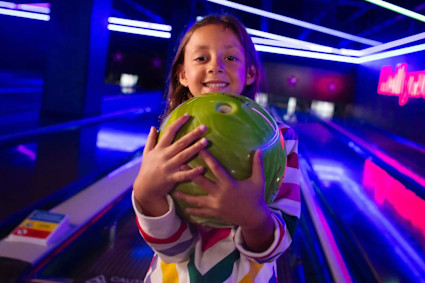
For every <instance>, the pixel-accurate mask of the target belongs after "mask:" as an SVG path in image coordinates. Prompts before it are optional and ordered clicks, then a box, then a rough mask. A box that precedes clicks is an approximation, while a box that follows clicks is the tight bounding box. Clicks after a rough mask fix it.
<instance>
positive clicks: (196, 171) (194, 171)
mask: <svg viewBox="0 0 425 283" xmlns="http://www.w3.org/2000/svg"><path fill="white" fill-rule="evenodd" d="M188 167H189V166H188ZM189 168H190V167H189ZM204 170H205V169H204V167H202V166H198V167H195V168H190V169H188V170H185V171H177V172H176V173H174V174H173V176H172V180H173V181H174V182H176V183H180V182H186V181H191V180H193V179H195V178H196V177H198V176H200V175H201V174H202V173H203V172H204Z"/></svg>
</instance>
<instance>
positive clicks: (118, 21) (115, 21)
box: [108, 17, 172, 31]
mask: <svg viewBox="0 0 425 283" xmlns="http://www.w3.org/2000/svg"><path fill="white" fill-rule="evenodd" d="M108 22H109V23H111V24H117V25H124V26H131V27H138V28H147V29H155V30H162V31H171V29H172V27H171V26H170V25H163V24H156V23H149V22H142V21H135V20H128V19H122V18H115V17H109V18H108Z"/></svg>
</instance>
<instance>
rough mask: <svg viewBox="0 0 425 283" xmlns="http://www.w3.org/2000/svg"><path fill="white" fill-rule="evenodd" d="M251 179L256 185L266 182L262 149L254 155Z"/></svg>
mask: <svg viewBox="0 0 425 283" xmlns="http://www.w3.org/2000/svg"><path fill="white" fill-rule="evenodd" d="M251 179H252V180H254V181H256V183H263V182H264V168H263V151H262V150H261V149H259V150H257V151H256V152H255V153H254V158H253V161H252V174H251Z"/></svg>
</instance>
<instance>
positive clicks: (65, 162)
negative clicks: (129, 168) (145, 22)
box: [0, 95, 160, 236]
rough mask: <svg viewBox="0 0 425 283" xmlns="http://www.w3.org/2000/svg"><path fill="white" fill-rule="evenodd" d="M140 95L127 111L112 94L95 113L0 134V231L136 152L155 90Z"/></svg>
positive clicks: (153, 114)
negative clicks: (105, 106) (107, 101)
mask: <svg viewBox="0 0 425 283" xmlns="http://www.w3.org/2000/svg"><path fill="white" fill-rule="evenodd" d="M143 98H144V99H145V101H144V102H143V101H142V102H141V103H139V104H136V105H133V107H134V108H132V109H130V110H127V111H117V110H118V108H119V107H118V106H119V104H120V103H121V104H122V103H123V101H122V100H119V99H115V100H114V101H112V102H111V103H109V106H107V107H108V109H106V110H107V111H109V112H108V113H105V114H104V115H102V116H99V117H93V118H89V119H85V120H78V121H70V122H67V123H59V124H51V125H50V126H46V127H35V128H31V129H27V130H26V131H22V132H18V133H11V134H10V135H2V136H0V159H1V160H2V162H1V163H0V177H1V180H2V185H1V192H2V200H1V203H2V205H1V207H0V233H1V236H6V235H7V234H8V233H9V232H10V230H11V229H13V227H15V226H16V224H17V222H19V221H21V220H22V219H23V218H24V217H26V216H27V215H28V214H29V213H30V212H32V211H33V210H34V209H47V210H48V209H50V208H51V207H53V206H54V205H55V204H57V203H58V202H60V201H63V200H65V199H67V198H69V197H70V196H72V195H74V194H75V193H77V192H78V191H80V190H82V189H83V188H85V187H87V186H88V185H89V184H91V183H93V182H94V181H95V180H97V179H99V178H100V177H101V176H103V175H105V174H107V173H108V172H110V171H112V170H113V169H115V168H117V167H118V166H119V165H121V164H123V163H125V162H126V161H128V160H129V159H131V158H133V157H134V156H135V155H137V154H139V151H140V149H141V148H142V147H143V145H144V143H145V140H146V137H147V133H148V131H149V127H150V126H151V125H157V124H158V120H157V116H158V110H157V109H158V105H159V104H158V103H157V102H158V101H159V99H160V95H159V96H157V95H155V96H150V95H146V96H144V97H143ZM110 99H112V98H110ZM133 102H134V101H133ZM157 104H158V105H157ZM117 105H118V106H117ZM3 117H5V116H3ZM9 122H10V125H9V127H13V122H14V121H13V120H9ZM52 165H53V166H52Z"/></svg>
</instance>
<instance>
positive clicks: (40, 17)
mask: <svg viewBox="0 0 425 283" xmlns="http://www.w3.org/2000/svg"><path fill="white" fill-rule="evenodd" d="M0 14H2V15H8V16H14V17H20V18H27V19H34V20H41V21H49V20H50V16H49V15H45V14H37V13H31V12H24V11H16V10H9V9H3V8H0Z"/></svg>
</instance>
